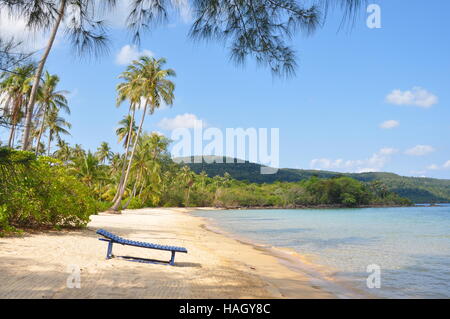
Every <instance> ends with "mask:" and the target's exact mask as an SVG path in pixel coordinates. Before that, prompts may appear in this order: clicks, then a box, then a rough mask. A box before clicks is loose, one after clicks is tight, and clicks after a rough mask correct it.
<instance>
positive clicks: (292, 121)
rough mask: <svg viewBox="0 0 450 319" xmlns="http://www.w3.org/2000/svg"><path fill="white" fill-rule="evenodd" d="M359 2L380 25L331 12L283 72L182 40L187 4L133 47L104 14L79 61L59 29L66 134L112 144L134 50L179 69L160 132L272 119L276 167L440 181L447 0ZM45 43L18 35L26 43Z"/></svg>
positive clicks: (55, 54)
mask: <svg viewBox="0 0 450 319" xmlns="http://www.w3.org/2000/svg"><path fill="white" fill-rule="evenodd" d="M369 2H370V3H373V4H378V5H379V7H380V8H381V28H372V29H371V28H368V26H367V24H366V20H367V17H368V16H369V15H370V13H366V10H361V14H360V16H359V18H358V19H357V20H356V21H355V23H354V25H353V27H352V28H351V30H349V28H344V29H339V25H340V18H341V16H340V14H339V12H333V13H330V14H329V15H328V19H327V23H326V24H325V25H324V26H323V27H322V28H320V29H319V30H317V32H316V33H314V34H313V35H312V36H309V37H306V36H302V35H299V36H296V37H294V38H293V39H292V41H291V43H292V45H293V47H294V49H295V50H296V51H297V57H298V64H299V65H298V69H297V74H296V76H295V77H293V78H288V79H283V78H277V77H274V76H273V75H272V74H271V73H270V70H268V69H267V68H264V67H261V66H257V65H256V64H255V63H254V62H253V61H251V60H249V61H248V62H247V63H246V64H245V65H244V66H236V65H235V64H234V63H232V62H231V61H230V58H229V51H228V49H227V45H226V44H224V43H219V42H193V41H191V40H190V39H189V38H188V37H187V33H188V31H189V27H190V22H191V18H190V16H189V11H188V9H186V8H185V9H184V10H182V12H181V15H180V17H178V18H174V19H172V20H171V21H170V22H169V23H167V24H166V25H164V26H161V27H159V28H158V29H156V30H153V31H152V32H151V33H149V34H147V35H146V36H145V37H144V38H143V40H142V42H141V45H140V47H137V46H133V45H132V43H131V40H130V36H129V34H128V33H127V32H126V30H125V29H124V28H122V26H121V23H120V21H121V19H122V15H121V13H118V14H117V15H116V16H114V17H112V18H111V23H110V25H111V29H110V35H111V37H110V40H111V45H110V50H109V51H110V52H109V54H106V55H103V56H101V57H100V58H97V59H80V58H79V57H77V56H76V55H74V54H73V52H71V47H70V45H69V44H68V42H67V41H66V40H65V39H64V37H63V35H59V36H58V38H57V42H56V44H55V48H54V50H53V51H52V52H51V54H50V57H49V59H48V63H47V70H48V71H49V72H50V73H56V74H58V75H59V76H60V78H61V83H60V89H65V90H68V91H70V94H69V103H70V107H71V110H72V114H71V115H70V116H67V119H68V120H69V122H71V123H72V130H71V136H69V137H65V139H66V140H67V141H68V142H70V143H71V144H72V145H73V144H75V143H77V144H82V145H83V146H84V147H85V148H88V149H91V150H93V151H95V149H96V148H97V147H98V145H99V144H100V143H101V142H102V141H106V142H108V143H110V145H111V147H112V148H113V150H114V151H117V152H118V151H122V148H121V147H122V146H121V144H119V143H118V142H117V137H116V135H115V130H116V128H117V126H118V125H117V122H118V121H120V119H121V118H122V117H123V116H124V115H125V114H126V113H127V112H128V108H127V107H128V106H127V105H126V104H124V105H122V106H121V107H120V108H117V107H116V106H115V98H116V91H115V87H116V85H117V84H118V83H120V80H119V79H118V76H119V74H120V73H121V72H123V71H124V70H125V68H126V66H127V64H128V63H129V62H130V61H131V60H133V59H134V58H137V57H138V56H140V55H142V54H144V55H151V56H154V57H165V58H166V59H167V61H168V62H167V66H168V67H170V68H173V69H175V70H176V73H177V77H176V78H175V79H174V81H175V83H176V91H175V95H176V100H175V103H174V105H173V106H172V107H171V108H169V107H164V108H162V109H161V110H157V111H156V112H155V114H153V115H151V116H148V117H147V119H146V122H145V124H144V129H145V130H146V131H149V132H150V131H158V132H161V133H163V134H165V135H166V136H168V137H170V136H171V131H172V130H173V129H176V128H180V127H187V128H190V127H192V126H193V125H194V123H197V122H198V121H199V120H201V121H203V124H204V125H205V126H207V127H213V128H218V129H220V130H223V132H225V129H226V128H239V127H241V128H268V129H270V128H278V129H279V166H280V167H290V168H303V169H325V170H331V171H340V172H363V171H387V172H393V173H397V174H400V175H405V176H426V177H436V178H447V179H448V178H450V143H449V142H448V141H449V140H450V121H449V119H450V108H449V106H450V105H449V104H450V90H449V89H450V77H449V75H450V41H448V39H449V31H448V30H449V28H448V25H447V23H448V22H447V16H446V15H447V12H448V11H449V10H450V2H449V1H446V0H439V1H438V0H436V1H434V2H433V4H434V5H430V3H427V2H426V1H421V0H394V1H392V0H390V1H388V0H384V1H383V0H378V1H375V0H374V1H369ZM0 17H3V21H1V22H0V34H1V33H4V34H5V33H15V34H17V33H18V32H19V33H20V30H21V29H20V28H21V24H20V21H15V23H10V22H8V21H6V19H5V17H4V15H0ZM43 43H44V38H42V37H40V36H36V37H35V40H34V41H31V40H30V38H29V37H27V44H29V45H30V46H35V47H39V48H40V47H42V45H43ZM39 52H41V51H39ZM1 139H2V140H4V139H5V132H3V135H1ZM205 155H208V154H205Z"/></svg>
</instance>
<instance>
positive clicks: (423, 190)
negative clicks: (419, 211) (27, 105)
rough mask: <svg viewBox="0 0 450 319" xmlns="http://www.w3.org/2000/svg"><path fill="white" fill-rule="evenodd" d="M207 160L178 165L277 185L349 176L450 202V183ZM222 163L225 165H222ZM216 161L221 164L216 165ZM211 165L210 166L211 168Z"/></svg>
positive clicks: (416, 197)
mask: <svg viewBox="0 0 450 319" xmlns="http://www.w3.org/2000/svg"><path fill="white" fill-rule="evenodd" d="M204 159H205V160H203V161H200V160H197V161H198V162H199V163H195V162H194V158H193V157H192V158H185V159H183V158H180V159H176V160H177V161H183V160H184V161H185V162H186V163H187V164H186V165H188V166H189V167H190V168H191V169H192V170H193V171H194V172H196V173H199V172H202V171H205V172H206V173H207V174H208V176H215V175H223V174H224V173H225V172H227V173H229V174H230V175H231V176H232V177H233V178H235V179H238V180H246V181H249V182H252V183H274V182H277V181H278V182H298V181H303V180H306V179H309V178H311V177H318V178H324V179H329V178H335V177H339V176H347V177H351V178H353V179H356V180H358V181H361V182H365V183H370V182H379V183H381V184H382V185H384V186H385V187H386V190H388V191H392V192H395V193H396V194H398V195H400V196H402V197H406V198H408V199H409V200H411V201H412V202H414V203H444V202H445V203H448V202H450V180H443V179H435V178H422V177H405V176H399V175H397V174H393V173H382V172H380V173H378V172H374V173H338V172H329V171H318V170H303V169H291V168H282V169H279V170H278V172H277V173H276V174H268V175H262V174H260V169H261V165H260V164H255V163H249V162H245V163H237V162H236V160H235V159H229V161H230V162H231V163H226V159H221V158H217V157H213V156H205V157H204ZM219 160H222V162H219ZM214 161H217V162H219V163H216V162H214ZM208 163H209V164H208Z"/></svg>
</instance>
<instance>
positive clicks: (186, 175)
mask: <svg viewBox="0 0 450 319" xmlns="http://www.w3.org/2000/svg"><path fill="white" fill-rule="evenodd" d="M179 178H180V179H181V180H182V183H183V186H184V188H185V192H184V194H185V195H184V206H186V207H188V206H189V195H190V192H191V188H192V186H193V185H194V173H193V172H192V171H191V169H190V168H189V166H187V165H185V166H183V167H182V168H181V170H180V172H179Z"/></svg>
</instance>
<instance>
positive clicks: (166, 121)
mask: <svg viewBox="0 0 450 319" xmlns="http://www.w3.org/2000/svg"><path fill="white" fill-rule="evenodd" d="M201 125H203V127H205V126H206V123H205V122H204V121H202V120H200V119H199V118H197V116H196V115H194V114H190V113H185V114H180V115H177V116H175V117H174V118H167V117H165V118H163V119H162V120H161V121H160V122H159V123H158V126H159V127H160V128H162V129H163V130H168V131H171V130H175V129H177V128H195V127H200V126H201Z"/></svg>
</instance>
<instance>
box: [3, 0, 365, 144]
mask: <svg viewBox="0 0 450 319" xmlns="http://www.w3.org/2000/svg"><path fill="white" fill-rule="evenodd" d="M365 2H366V0H339V1H338V0H333V1H331V0H312V1H308V2H307V3H306V4H305V3H304V1H298V0H283V1H279V0H240V1H227V0H218V1H198V0H195V1H194V0H193V1H189V3H190V4H191V5H192V7H193V10H191V11H192V12H194V14H195V16H194V23H193V25H192V28H191V32H190V36H191V37H192V38H197V39H199V38H201V39H219V40H222V41H229V42H231V43H230V48H231V56H232V58H233V59H234V60H235V61H236V62H238V63H243V62H244V61H245V60H246V58H247V57H253V58H255V59H256V61H257V62H258V63H261V64H264V65H266V66H268V67H270V68H271V70H272V71H273V72H274V73H282V74H292V73H293V72H294V70H295V66H296V59H295V52H294V51H293V49H292V48H291V47H290V46H289V45H288V44H287V43H286V40H289V39H291V38H292V35H293V34H295V33H296V32H298V31H303V32H306V33H307V34H309V33H311V32H312V31H314V30H315V29H316V27H317V26H319V25H320V22H321V21H320V18H321V13H322V12H325V11H326V10H323V9H324V7H325V8H327V7H328V6H329V4H330V3H332V4H336V3H338V4H339V5H338V6H336V7H340V8H344V16H349V15H350V14H351V13H353V12H355V11H356V9H357V8H359V7H360V5H361V4H363V3H365ZM117 3H118V1H117V0H102V1H92V0H76V1H75V0H54V1H48V0H34V1H26V0H0V6H2V7H6V8H8V9H9V11H10V12H9V13H10V14H12V15H13V16H15V17H16V18H23V19H25V21H26V25H27V26H28V27H30V28H32V29H34V30H44V31H47V30H50V32H49V39H48V42H47V45H46V47H45V49H44V51H43V54H42V57H41V59H40V61H39V64H38V67H37V69H36V73H35V75H34V82H33V86H32V90H31V94H30V99H29V101H28V105H27V108H26V110H27V112H26V118H25V131H24V134H23V143H22V144H23V145H22V148H23V149H24V150H27V149H28V148H29V138H30V131H31V128H32V114H33V110H34V105H35V101H36V96H37V92H38V88H39V82H40V79H41V76H42V73H43V70H44V66H45V63H46V61H47V58H48V56H49V54H50V51H51V49H52V47H53V44H54V41H55V38H56V34H57V33H58V30H59V29H60V27H61V26H62V25H64V26H65V28H66V32H65V33H66V34H67V35H68V36H69V39H70V40H71V42H72V44H73V45H74V46H75V49H76V51H77V52H78V53H83V52H87V53H94V54H98V53H99V52H101V51H104V49H105V48H106V43H107V37H106V36H107V34H106V32H105V28H104V23H103V21H99V20H98V19H97V16H98V14H99V11H103V12H108V13H109V12H111V10H112V9H114V8H115V7H116V4H117ZM183 3H185V2H184V1H148V0H134V1H130V3H129V14H128V19H127V26H128V28H129V29H130V30H131V32H132V34H133V40H134V41H135V42H139V40H140V38H141V34H142V32H143V31H146V30H148V29H149V26H151V25H153V24H155V23H162V22H165V20H166V19H167V17H168V16H169V10H170V9H173V8H174V7H175V9H179V7H180V5H181V4H183ZM323 16H325V15H323ZM63 20H64V21H65V22H66V23H64V24H62V21H63Z"/></svg>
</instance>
